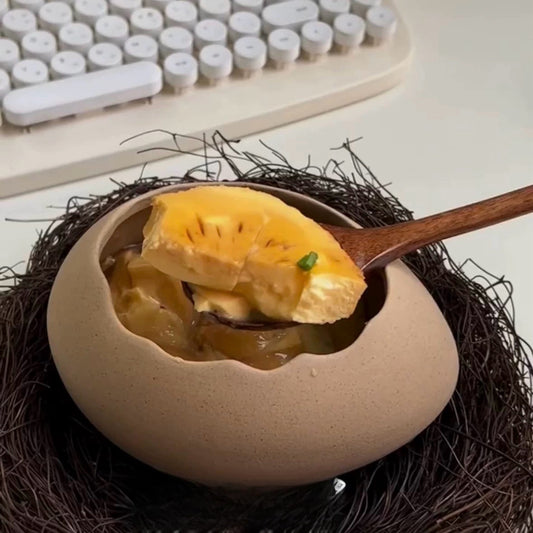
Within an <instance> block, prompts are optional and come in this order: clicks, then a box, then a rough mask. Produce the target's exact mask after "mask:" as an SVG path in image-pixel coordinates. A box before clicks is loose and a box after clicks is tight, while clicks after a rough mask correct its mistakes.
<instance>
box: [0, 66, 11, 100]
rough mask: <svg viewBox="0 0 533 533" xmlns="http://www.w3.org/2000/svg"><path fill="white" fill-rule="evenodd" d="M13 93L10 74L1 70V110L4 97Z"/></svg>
mask: <svg viewBox="0 0 533 533" xmlns="http://www.w3.org/2000/svg"><path fill="white" fill-rule="evenodd" d="M9 91H11V81H10V79H9V74H8V73H7V72H6V71H5V70H2V69H0V108H1V107H2V100H3V99H4V96H5V95H6V94H7V93H8V92H9Z"/></svg>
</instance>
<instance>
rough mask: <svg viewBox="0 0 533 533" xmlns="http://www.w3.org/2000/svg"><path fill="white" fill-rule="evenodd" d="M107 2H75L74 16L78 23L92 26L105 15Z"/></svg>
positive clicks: (83, 0)
mask: <svg viewBox="0 0 533 533" xmlns="http://www.w3.org/2000/svg"><path fill="white" fill-rule="evenodd" d="M107 10H108V7H107V2H106V1H105V0H76V2H75V4H74V16H75V18H76V20H77V21H78V22H85V24H88V25H89V26H94V24H96V21H97V20H98V19H99V18H100V17H103V16H104V15H107Z"/></svg>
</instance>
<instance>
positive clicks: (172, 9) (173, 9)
mask: <svg viewBox="0 0 533 533" xmlns="http://www.w3.org/2000/svg"><path fill="white" fill-rule="evenodd" d="M165 22H166V24H167V26H181V27H183V28H187V29H189V30H194V27H195V26H196V23H197V22H198V10H197V9H196V6H195V5H194V4H193V3H192V2H186V1H185V0H174V1H173V2H170V3H169V4H168V6H167V7H166V8H165Z"/></svg>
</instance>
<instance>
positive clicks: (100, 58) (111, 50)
mask: <svg viewBox="0 0 533 533" xmlns="http://www.w3.org/2000/svg"><path fill="white" fill-rule="evenodd" d="M87 59H88V62H89V69H90V70H101V69H106V68H112V67H118V66H119V65H122V50H121V49H120V48H119V47H118V46H117V45H116V44H112V43H98V44H95V45H94V46H92V47H91V49H90V50H89V53H88V54H87Z"/></svg>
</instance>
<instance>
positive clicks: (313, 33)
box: [302, 20, 333, 58]
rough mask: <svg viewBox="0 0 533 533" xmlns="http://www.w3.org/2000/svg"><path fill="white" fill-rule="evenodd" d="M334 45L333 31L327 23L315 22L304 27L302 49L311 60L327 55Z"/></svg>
mask: <svg viewBox="0 0 533 533" xmlns="http://www.w3.org/2000/svg"><path fill="white" fill-rule="evenodd" d="M332 44H333V30H332V29H331V26H329V25H328V24H326V23H325V22H321V21H319V20H314V21H312V22H306V23H305V24H304V25H303V27H302V49H303V50H304V51H305V52H306V53H307V54H308V55H309V57H310V58H313V57H315V56H319V55H322V54H327V53H328V52H329V50H330V48H331V45H332Z"/></svg>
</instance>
